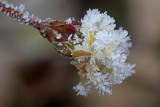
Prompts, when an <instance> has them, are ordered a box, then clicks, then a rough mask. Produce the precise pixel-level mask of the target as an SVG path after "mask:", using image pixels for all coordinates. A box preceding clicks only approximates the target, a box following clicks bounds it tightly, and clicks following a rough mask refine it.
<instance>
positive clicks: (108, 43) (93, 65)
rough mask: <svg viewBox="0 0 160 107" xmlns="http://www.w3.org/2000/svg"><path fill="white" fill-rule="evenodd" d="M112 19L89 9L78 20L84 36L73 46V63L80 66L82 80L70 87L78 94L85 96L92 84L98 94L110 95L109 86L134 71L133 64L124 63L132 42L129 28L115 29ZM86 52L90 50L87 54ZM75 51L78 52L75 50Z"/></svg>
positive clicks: (78, 67) (105, 14) (117, 82)
mask: <svg viewBox="0 0 160 107" xmlns="http://www.w3.org/2000/svg"><path fill="white" fill-rule="evenodd" d="M114 22H115V20H114V19H113V18H111V17H110V16H109V15H107V13H106V12H105V13H100V12H99V11H98V10H97V9H93V10H88V11H87V15H85V16H84V18H83V19H82V20H81V23H82V25H81V28H80V32H81V33H82V35H83V37H84V39H83V42H82V43H81V44H77V45H75V46H74V50H73V52H75V53H76V52H81V53H83V52H82V51H84V52H85V54H86V55H85V54H83V55H82V54H80V53H79V55H76V57H75V58H74V61H72V64H73V65H75V66H76V67H77V69H79V75H80V77H81V82H80V83H79V84H78V85H77V86H75V87H73V89H74V90H76V91H77V95H84V96H87V95H88V94H91V93H92V86H94V87H95V88H96V89H97V90H98V92H99V95H105V94H108V95H111V94H112V90H111V86H112V85H114V84H121V83H122V81H123V80H124V79H126V78H127V77H129V76H131V75H132V74H134V73H135V71H134V70H132V69H133V68H134V67H135V65H130V64H128V63H126V62H125V61H126V59H127V55H128V54H129V50H128V49H129V48H130V47H131V46H132V44H131V42H130V37H129V36H128V32H127V31H125V30H123V29H122V28H119V29H118V30H115V26H116V25H115V24H114ZM88 53H89V54H88ZM77 54H78V53H77Z"/></svg>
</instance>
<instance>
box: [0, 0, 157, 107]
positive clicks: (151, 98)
mask: <svg viewBox="0 0 160 107" xmlns="http://www.w3.org/2000/svg"><path fill="white" fill-rule="evenodd" d="M8 2H10V3H13V4H15V5H19V4H21V3H22V4H25V6H26V10H28V11H29V12H30V13H34V14H35V15H37V16H39V17H40V18H42V19H44V18H46V17H51V18H54V19H56V20H57V19H58V20H62V21H63V20H65V19H67V18H69V17H75V18H76V19H77V20H80V19H81V18H82V17H83V16H84V14H85V13H86V10H88V9H89V8H91V9H93V8H98V9H99V10H100V11H101V12H104V11H107V12H108V14H109V15H110V16H112V17H114V18H115V20H116V24H117V28H118V27H121V26H123V27H124V29H126V30H128V31H129V34H130V35H131V38H132V43H133V47H132V48H131V54H130V56H129V58H128V62H130V63H133V64H134V63H135V64H136V65H137V66H136V68H135V70H136V74H135V75H133V76H132V77H130V78H128V79H126V80H125V81H124V82H123V84H121V85H116V86H113V95H111V96H107V95H106V96H99V95H97V94H96V93H94V94H93V95H91V96H88V97H82V96H76V93H75V92H74V91H73V90H72V87H73V86H74V85H76V84H77V83H78V81H79V77H78V75H77V71H78V70H76V68H75V67H74V66H72V65H70V63H69V62H70V59H66V58H64V57H60V56H59V55H58V54H57V53H56V52H55V49H54V47H53V46H52V45H51V44H50V43H49V42H48V41H47V40H45V39H43V38H42V37H41V36H40V34H39V32H38V31H37V30H36V29H34V28H32V27H29V26H25V25H21V24H19V22H16V21H14V20H12V19H11V18H9V17H6V16H4V15H3V14H2V13H0V107H160V11H159V10H160V0H8Z"/></svg>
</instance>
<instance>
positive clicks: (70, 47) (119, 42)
mask: <svg viewBox="0 0 160 107" xmlns="http://www.w3.org/2000/svg"><path fill="white" fill-rule="evenodd" d="M0 11H1V12H3V14H5V15H7V16H10V17H12V18H14V19H17V20H18V21H20V22H21V23H25V24H26V25H30V26H33V27H35V28H36V29H38V30H39V32H40V33H41V35H42V36H43V37H44V38H46V39H47V40H49V41H50V42H51V43H52V44H53V45H54V47H55V48H56V50H57V52H58V53H59V54H60V55H62V56H66V57H69V58H73V59H74V60H73V61H72V64H73V65H75V66H76V67H77V69H79V72H78V73H79V75H80V77H81V81H80V82H79V83H78V85H77V86H75V87H73V89H74V90H75V91H77V95H83V96H87V95H88V94H91V93H92V88H93V86H94V87H95V88H96V89H97V90H98V92H99V95H105V94H108V95H111V94H112V90H111V86H112V85H114V84H121V83H122V82H123V80H124V79H126V78H127V77H129V76H131V75H132V74H134V73H135V71H134V70H132V69H133V68H134V67H135V65H131V64H128V63H126V59H127V56H128V54H129V48H130V47H131V46H132V43H131V42H130V37H129V36H128V32H127V31H126V30H123V29H122V28H119V29H118V30H116V29H115V26H116V25H115V23H114V22H115V20H114V19H113V18H111V17H110V16H109V15H107V12H104V13H100V12H99V11H98V9H93V10H88V11H87V14H86V15H85V16H84V18H83V19H82V20H81V22H78V21H75V19H74V18H68V19H67V20H66V21H64V22H61V21H56V20H53V19H51V18H47V19H45V20H42V19H39V18H38V17H35V16H34V15H30V14H29V12H23V11H24V5H20V6H15V7H14V5H13V4H9V3H7V2H6V1H5V0H0Z"/></svg>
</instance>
